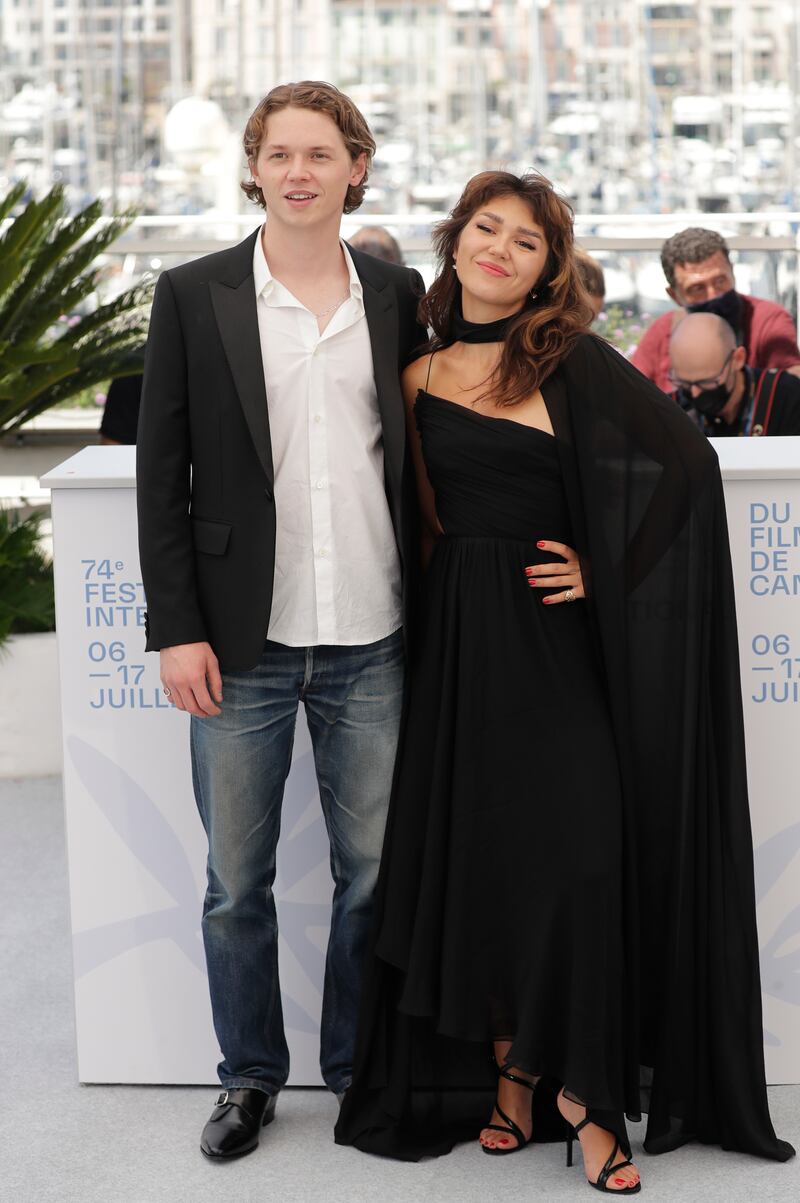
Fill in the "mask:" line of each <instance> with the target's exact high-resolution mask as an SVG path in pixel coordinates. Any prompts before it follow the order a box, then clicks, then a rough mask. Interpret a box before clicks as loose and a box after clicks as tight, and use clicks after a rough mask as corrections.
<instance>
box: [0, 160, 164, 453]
mask: <svg viewBox="0 0 800 1203" xmlns="http://www.w3.org/2000/svg"><path fill="white" fill-rule="evenodd" d="M25 192H26V185H25V183H24V182H22V183H19V184H16V185H15V186H14V187H13V188H12V189H11V190H10V192H8V193H7V194H6V196H5V197H3V198H2V199H0V228H2V226H3V224H5V225H6V228H5V230H4V232H3V234H2V237H0V435H3V434H7V433H10V432H11V431H15V430H17V429H18V428H19V427H20V426H22V425H23V424H24V423H25V422H27V421H29V419H31V418H33V417H35V416H36V415H37V414H40V413H42V412H43V411H44V410H46V409H49V408H50V406H52V405H55V404H57V403H58V402H60V401H65V400H67V399H68V398H70V397H73V396H75V394H77V393H80V392H82V391H83V390H85V389H87V388H89V387H91V386H93V385H96V384H99V383H101V382H104V381H108V380H112V379H114V377H116V376H127V375H132V374H134V373H136V372H140V371H141V370H142V361H143V348H144V341H145V334H146V322H147V304H148V301H149V299H150V292H151V284H150V283H149V282H144V283H141V284H137V285H135V286H134V287H133V288H129V289H127V290H126V291H125V292H122V293H121V294H120V295H119V296H117V297H115V298H114V299H113V300H110V301H107V302H105V303H100V304H97V303H96V301H95V298H96V295H97V288H98V284H99V282H100V276H101V274H102V268H101V267H100V266H99V265H98V264H97V258H98V256H99V255H100V254H101V253H102V252H103V251H105V250H106V249H107V248H108V247H109V246H110V245H111V243H112V242H114V240H115V239H116V238H118V237H119V235H120V234H121V233H122V231H123V230H125V229H126V228H127V226H128V225H130V223H131V221H132V220H133V217H134V213H133V212H132V211H127V212H124V213H120V214H115V215H114V216H113V217H110V218H107V219H103V217H102V205H101V203H100V201H94V202H93V203H92V204H90V205H87V206H86V208H84V209H82V210H81V211H80V212H79V213H78V214H76V215H75V216H73V217H69V216H68V212H67V202H66V198H65V196H64V189H63V188H62V187H61V186H60V185H56V186H55V187H54V188H51V190H50V191H49V192H48V193H47V194H46V195H45V196H44V197H42V199H41V200H35V199H33V200H30V201H28V203H27V204H26V205H25V206H24V208H23V209H22V210H21V212H19V213H18V214H17V216H15V217H14V218H13V219H12V220H10V221H9V220H7V219H8V218H9V215H10V214H12V213H13V212H14V211H15V209H16V208H17V207H18V206H19V204H20V202H21V201H22V198H23V197H24V195H25ZM79 308H80V310H81V312H80V313H77V312H76V310H77V309H79Z"/></svg>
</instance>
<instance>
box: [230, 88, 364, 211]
mask: <svg viewBox="0 0 800 1203" xmlns="http://www.w3.org/2000/svg"><path fill="white" fill-rule="evenodd" d="M288 108H293V109H315V110H316V111H317V112H318V113H325V114H326V116H328V117H330V118H331V119H332V120H333V121H335V123H336V125H337V126H338V127H339V132H340V133H341V135H342V137H343V138H344V140H345V144H346V146H347V149H348V151H349V153H350V158H351V159H352V160H353V162H354V163H355V161H356V159H357V158H358V156H359V155H360V154H362V152H363V153H364V154H365V155H366V156H367V169H366V171H365V172H364V178H363V180H362V181H361V183H360V184H351V185H350V186H349V188H348V189H347V194H346V196H345V199H344V212H345V213H352V212H354V210H356V209H357V208H358V207H359V205H360V204H361V202H362V201H363V199H364V193H365V192H366V190H367V177H368V176H369V169H370V167H371V166H372V156H373V155H374V154H375V139H374V138H373V136H372V134H371V133H370V128H369V126H368V125H367V122H366V120H365V118H364V116H363V115H362V113H360V112H359V110H358V109H357V108H356V106H355V105H354V104H353V102H352V100H351V99H350V97H349V96H345V94H344V92H340V91H339V89H338V88H335V87H334V86H333V84H328V83H322V82H320V81H318V80H314V79H305V80H303V81H302V82H301V83H298V84H279V85H278V87H277V88H273V89H272V91H271V92H268V93H267V95H266V96H265V97H264V99H263V100H260V101H259V102H258V104H257V105H256V107H255V109H254V110H253V112H252V113H251V114H250V116H249V117H248V119H247V125H246V126H245V129H244V136H243V138H242V142H243V144H244V153H245V155H246V156H247V162H248V163H252V161H253V160H254V159H255V158H256V157H257V156H258V150H259V147H260V146H261V143H262V142H263V141H264V135H265V133H266V131H267V121H268V119H269V116H270V114H271V113H279V112H280V111H281V109H288ZM239 186H240V188H241V189H242V191H243V192H244V193H246V195H247V197H248V199H249V200H251V201H255V203H256V204H257V205H261V208H262V209H266V207H267V206H266V203H265V201H264V193H263V192H262V191H261V189H260V188H259V186H258V184H257V183H256V182H255V180H244V181H243V182H242V183H241V184H240V185H239Z"/></svg>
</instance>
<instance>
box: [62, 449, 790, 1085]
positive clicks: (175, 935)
mask: <svg viewBox="0 0 800 1203" xmlns="http://www.w3.org/2000/svg"><path fill="white" fill-rule="evenodd" d="M714 446H715V448H716V450H717V452H718V454H719V457H720V461H721V464H722V471H723V478H724V481H725V495H726V502H727V508H728V521H729V527H730V538H731V549H732V555H733V568H734V577H735V584H736V599H737V612H738V619H739V631H740V651H741V664H742V686H743V694H744V706H745V723H746V730H747V751H748V765H749V784H750V799H751V811H752V821H753V834H754V843H755V848H756V884H757V891H758V900H759V903H758V907H759V909H758V919H759V932H760V947H761V973H762V980H763V990H764V1039H765V1053H766V1060H767V1080H768V1081H769V1082H770V1083H782V1082H795V1083H796V1082H800V757H798V755H797V746H798V744H800V726H798V715H800V438H775V439H729V440H728V439H723V440H716V441H715V443H714ZM134 459H135V453H134V448H132V447H87V448H84V450H83V451H81V452H79V453H78V454H77V455H75V456H73V457H72V458H71V459H69V460H67V461H66V462H65V463H64V464H61V465H60V466H59V467H57V468H55V469H54V470H53V471H51V472H49V473H48V474H47V475H46V476H45V477H43V478H42V483H43V484H44V485H46V486H48V487H49V488H50V489H52V498H53V534H54V546H55V575H56V615H57V626H58V646H59V663H60V674H61V702H62V725H63V738H64V800H65V809H66V830H67V852H68V862H69V881H70V909H71V930H72V940H73V961H74V978H75V1008H76V1020H77V1045H78V1074H79V1078H80V1080H81V1081H82V1082H131V1083H185V1084H193V1083H198V1084H199V1083H209V1084H210V1083H216V1080H217V1079H216V1072H215V1069H216V1064H217V1061H218V1060H219V1058H220V1054H219V1049H218V1047H217V1044H216V1040H215V1038H214V1033H213V1027H212V1022H211V1008H210V1004H209V1000H208V988H207V984H206V980H205V965H204V956H203V945H202V939H201V935H200V915H201V907H202V898H203V893H204V890H205V854H206V849H205V836H204V833H203V829H202V826H201V824H200V820H199V818H198V815H197V811H196V808H195V803H194V797H193V793H192V786H191V776H190V763H189V728H188V718H187V716H186V715H185V714H182V713H180V712H179V711H177V710H175V709H174V708H173V707H171V706H170V705H169V704H168V703H167V701H166V699H165V698H164V695H163V693H162V692H161V688H160V681H159V672H158V669H159V665H158V657H157V656H156V655H145V653H144V609H145V599H144V595H143V590H142V583H141V573H140V568H139V558H138V550H137V534H136V504H135V476H134ZM332 889H333V887H332V882H331V877H330V869H329V855H328V845H327V836H326V832H325V825H324V822H323V819H322V814H321V810H320V805H319V798H318V794H317V790H316V783H315V778H314V769H313V759H312V756H311V748H310V741H309V736H308V731H307V728H306V726H305V722H304V719H303V714H302V709H301V711H300V713H299V715H298V726H297V736H296V739H295V746H294V755H293V761H292V769H291V773H290V775H289V779H288V782H287V789H286V797H285V802H284V813H283V822H282V834H281V840H280V845H279V849H278V875H277V879H276V883H275V896H276V901H277V906H278V916H279V924H280V945H279V956H280V971H281V985H282V992H283V1010H284V1019H285V1023H286V1030H287V1039H288V1041H289V1048H290V1054H291V1067H292V1068H291V1077H290V1083H291V1084H294V1085H318V1084H320V1082H321V1078H320V1073H319V1064H318V1057H319V1050H318V1040H319V1037H318V1031H319V1014H320V1007H321V997H322V977H323V970H324V958H325V947H326V943H327V937H328V924H329V911H330V901H331V895H332Z"/></svg>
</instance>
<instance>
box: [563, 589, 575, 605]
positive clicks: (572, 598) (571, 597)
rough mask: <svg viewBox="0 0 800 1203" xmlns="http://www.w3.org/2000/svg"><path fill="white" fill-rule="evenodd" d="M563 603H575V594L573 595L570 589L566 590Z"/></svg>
mask: <svg viewBox="0 0 800 1203" xmlns="http://www.w3.org/2000/svg"><path fill="white" fill-rule="evenodd" d="M564 601H565V602H571V601H575V594H574V593H573V591H572V590H571V589H567V592H566V593H565V594H564Z"/></svg>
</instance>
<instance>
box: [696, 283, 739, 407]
mask: <svg viewBox="0 0 800 1203" xmlns="http://www.w3.org/2000/svg"><path fill="white" fill-rule="evenodd" d="M686 309H687V311H688V312H689V313H716V315H717V317H721V318H724V319H725V321H726V322H727V323H728V325H729V326H730V327H731V328H732V329H733V330H735V331H736V333H737V334H738V333H739V323H740V321H741V317H742V298H741V297H740V296H739V294H738V292H737V291H736V289H735V288H729V289H728V291H727V292H723V293H722V294H721V296H718V297H712V299H711V300H710V301H700V302H699V303H698V304H697V305H687V306H686ZM695 400H697V399H696V398H695ZM695 408H696V409H697V408H699V406H697V405H695Z"/></svg>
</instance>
